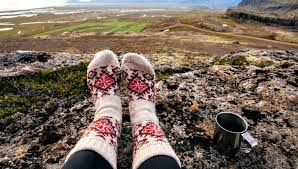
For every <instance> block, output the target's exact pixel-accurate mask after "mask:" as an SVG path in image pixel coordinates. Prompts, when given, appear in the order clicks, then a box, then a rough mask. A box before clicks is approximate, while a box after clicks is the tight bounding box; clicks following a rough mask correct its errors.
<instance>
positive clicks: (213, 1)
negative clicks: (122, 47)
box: [69, 0, 241, 8]
mask: <svg viewBox="0 0 298 169" xmlns="http://www.w3.org/2000/svg"><path fill="white" fill-rule="evenodd" d="M240 1H241V0H91V1H89V2H87V1H82V0H70V1H69V3H83V4H88V3H114V4H115V3H117V4H123V3H135V4H142V3H147V4H148V3H150V4H163V3H165V4H182V5H183V4H185V5H194V6H208V7H218V8H227V7H233V6H236V5H237V4H238V3H239V2H240Z"/></svg>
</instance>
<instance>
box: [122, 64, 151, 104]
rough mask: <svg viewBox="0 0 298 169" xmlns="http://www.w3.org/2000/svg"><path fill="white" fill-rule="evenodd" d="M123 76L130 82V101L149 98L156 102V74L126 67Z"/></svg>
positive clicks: (148, 99)
mask: <svg viewBox="0 0 298 169" xmlns="http://www.w3.org/2000/svg"><path fill="white" fill-rule="evenodd" d="M123 78H125V79H126V81H127V83H128V90H129V93H130V95H129V98H130V101H135V100H147V101H150V102H152V103H154V101H155V97H156V95H155V80H154V75H151V74H149V73H143V72H141V71H138V70H134V69H126V70H124V71H123Z"/></svg>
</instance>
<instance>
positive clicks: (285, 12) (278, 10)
mask: <svg viewBox="0 0 298 169" xmlns="http://www.w3.org/2000/svg"><path fill="white" fill-rule="evenodd" d="M227 14H229V15H231V16H233V17H235V18H237V19H252V20H257V21H261V22H265V23H275V24H280V25H288V26H296V25H298V0H242V2H240V3H239V5H238V6H237V7H234V8H231V9H228V10H227Z"/></svg>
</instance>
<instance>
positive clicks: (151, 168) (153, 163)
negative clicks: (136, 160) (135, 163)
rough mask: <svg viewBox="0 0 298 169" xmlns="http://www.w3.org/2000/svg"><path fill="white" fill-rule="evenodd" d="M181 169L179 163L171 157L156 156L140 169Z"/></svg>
mask: <svg viewBox="0 0 298 169" xmlns="http://www.w3.org/2000/svg"><path fill="white" fill-rule="evenodd" d="M168 168H169V169H180V167H179V165H178V163H177V161H176V160H175V159H174V158H172V157H169V156H163V155H159V156H155V157H151V158H149V159H148V160H146V161H145V162H144V163H143V164H142V165H141V166H140V167H139V168H138V169H168Z"/></svg>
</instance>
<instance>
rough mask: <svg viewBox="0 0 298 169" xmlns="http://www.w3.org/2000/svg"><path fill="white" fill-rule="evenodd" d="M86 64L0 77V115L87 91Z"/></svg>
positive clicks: (40, 106)
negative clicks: (33, 73) (32, 73)
mask: <svg viewBox="0 0 298 169" xmlns="http://www.w3.org/2000/svg"><path fill="white" fill-rule="evenodd" d="M86 70H87V63H81V64H78V65H75V66H70V67H63V68H60V69H57V70H46V71H43V72H40V73H38V74H35V75H30V76H28V75H21V76H17V77H4V78H2V79H0V85H1V88H0V118H4V117H6V116H9V115H12V114H15V113H17V112H21V113H26V112H28V111H29V112H30V111H32V110H34V109H42V108H43V107H44V105H45V104H46V103H47V102H49V101H51V100H52V99H53V98H58V99H63V98H66V97H69V96H74V95H81V94H86V93H87V85H86Z"/></svg>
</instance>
